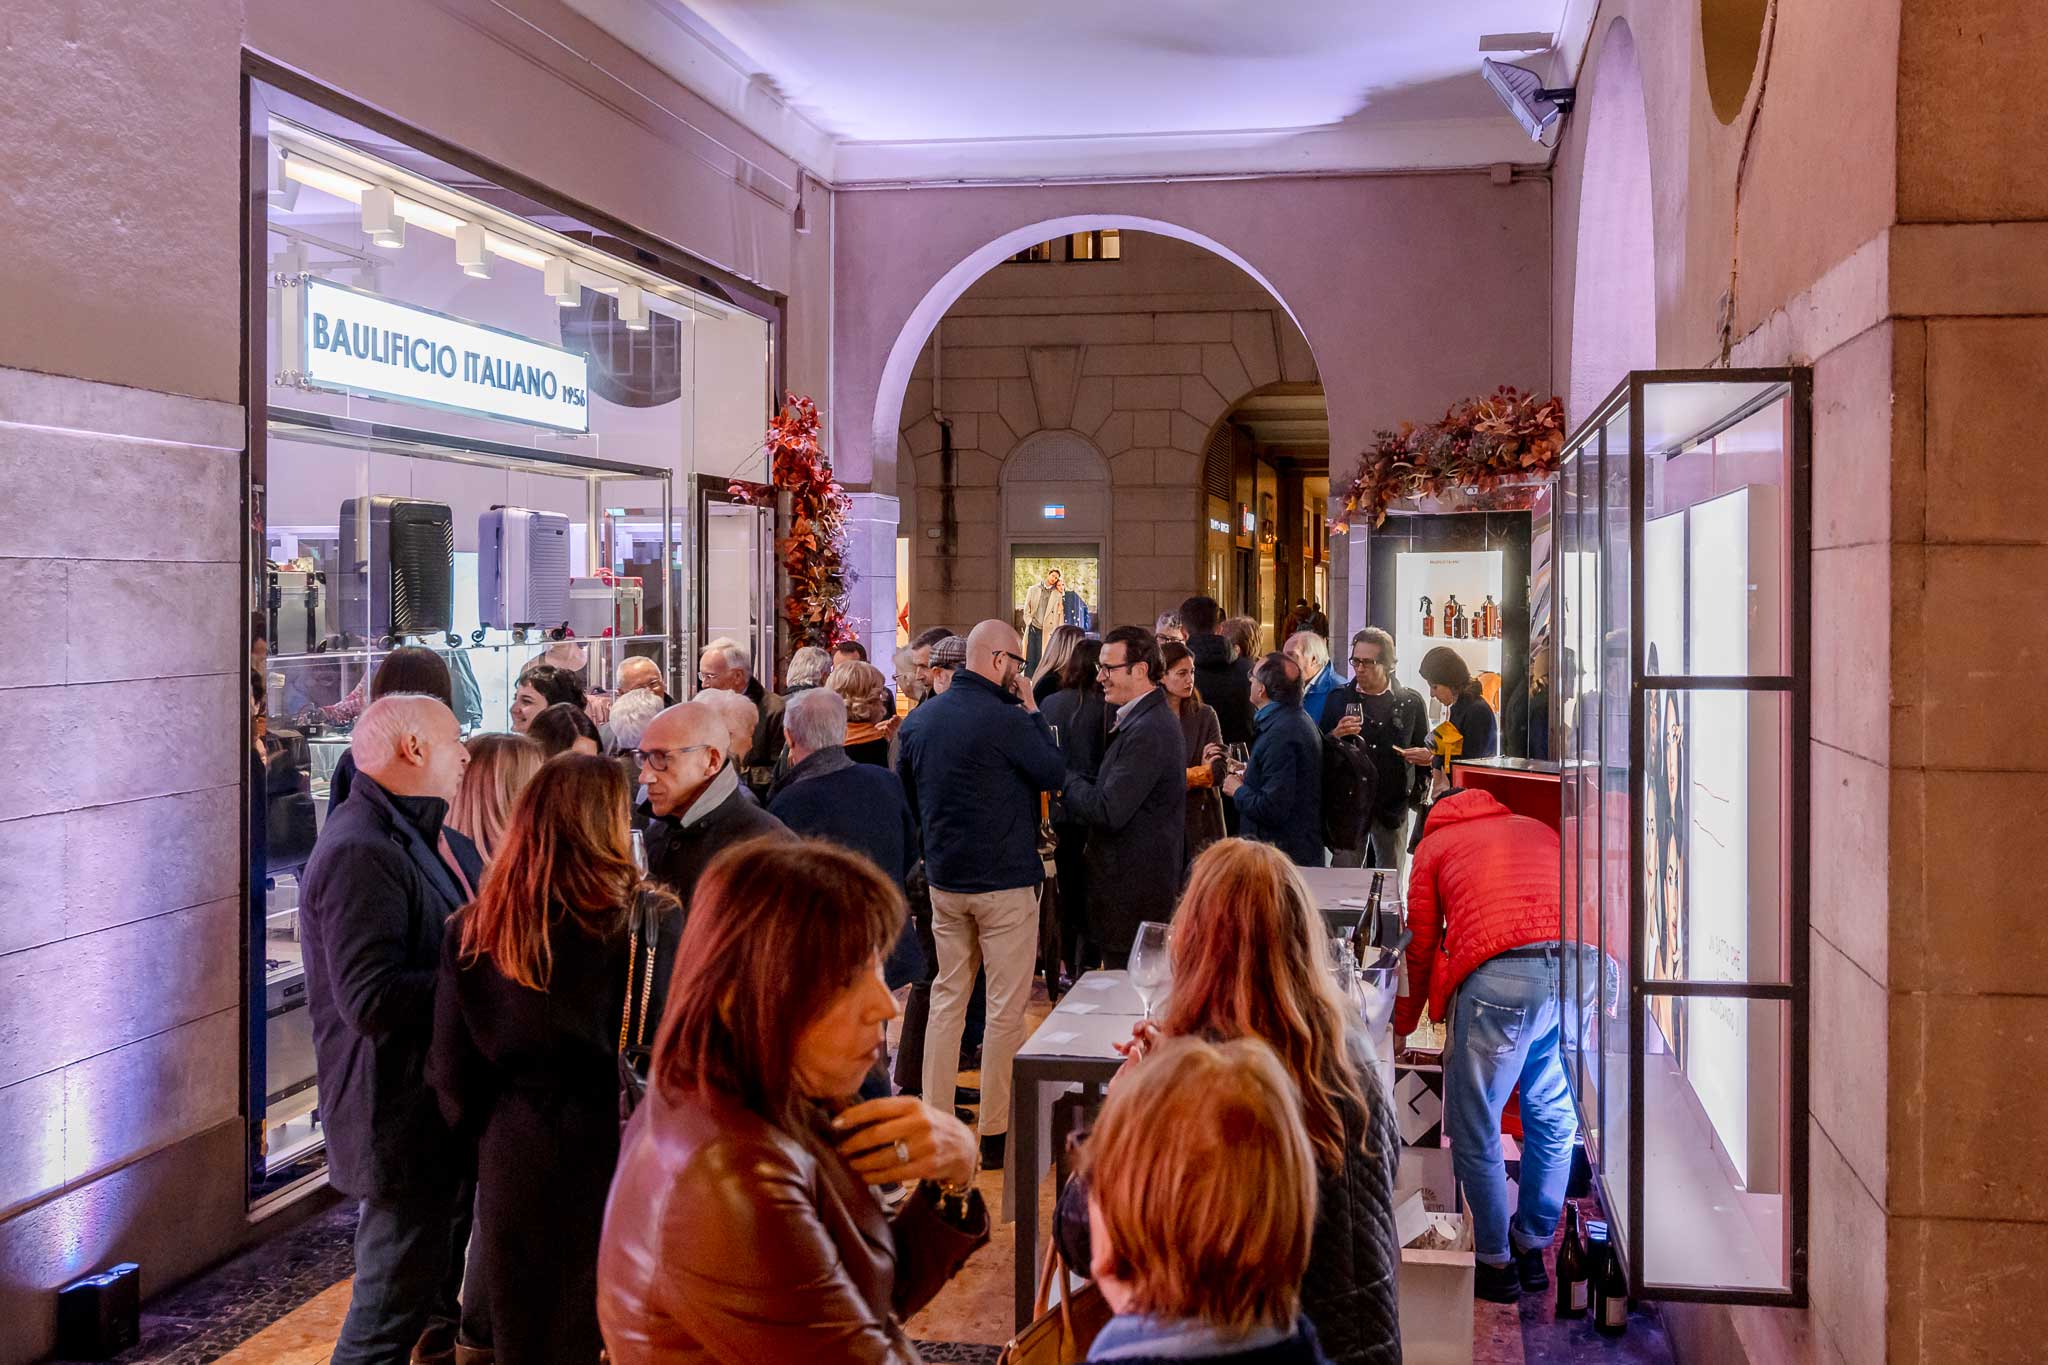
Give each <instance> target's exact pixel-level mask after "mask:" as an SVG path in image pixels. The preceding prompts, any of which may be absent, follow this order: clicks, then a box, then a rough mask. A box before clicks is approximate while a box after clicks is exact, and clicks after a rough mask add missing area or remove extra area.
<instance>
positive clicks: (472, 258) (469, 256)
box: [455, 223, 491, 280]
mask: <svg viewBox="0 0 2048 1365" xmlns="http://www.w3.org/2000/svg"><path fill="white" fill-rule="evenodd" d="M455 264H457V265H459V266H461V267H462V273H463V274H465V275H469V276H472V277H474V278H476V279H479V280H487V279H489V278H490V277H491V252H490V248H488V247H487V246H485V245H484V225H483V224H482V223H464V224H463V225H462V226H461V227H459V228H457V229H455Z"/></svg>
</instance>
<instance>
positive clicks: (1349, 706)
mask: <svg viewBox="0 0 2048 1365" xmlns="http://www.w3.org/2000/svg"><path fill="white" fill-rule="evenodd" d="M1318 719H1319V720H1320V721H1321V723H1322V727H1323V734H1324V736H1325V738H1326V740H1327V741H1328V742H1330V743H1334V744H1342V745H1345V746H1347V747H1359V748H1363V749H1364V751H1365V753H1366V756H1367V757H1368V758H1369V759H1370V760H1371V762H1372V766H1373V769H1374V771H1375V773H1376V774H1377V781H1376V782H1375V783H1374V784H1373V785H1374V798H1373V810H1372V812H1371V816H1370V819H1369V821H1368V822H1367V823H1366V826H1365V836H1366V837H1365V840H1364V841H1362V842H1361V844H1360V846H1359V847H1357V848H1340V849H1334V850H1332V855H1331V860H1330V861H1331V865H1332V866H1334V867H1363V866H1365V855H1366V852H1367V850H1368V848H1369V849H1370V851H1371V853H1372V859H1373V861H1372V865H1373V866H1374V867H1387V868H1392V869H1393V870H1394V882H1395V886H1396V887H1397V888H1398V887H1399V885H1400V883H1401V881H1402V880H1403V879H1404V878H1405V877H1406V875H1407V871H1408V798H1409V792H1410V788H1411V787H1412V785H1413V782H1414V774H1415V772H1416V769H1415V767H1414V766H1413V765H1412V764H1410V763H1409V762H1408V761H1407V759H1406V758H1405V757H1404V756H1403V754H1402V751H1403V750H1413V749H1418V748H1422V747H1424V746H1425V745H1427V743H1428V740H1429V708H1428V707H1427V706H1426V705H1424V703H1423V700H1422V694H1421V693H1419V692H1415V691H1412V690H1411V689H1409V688H1406V687H1397V686H1395V685H1394V637H1393V636H1391V635H1389V634H1387V632H1385V631H1384V630H1381V629H1380V628H1379V627H1377V626H1367V627H1366V628H1365V629H1364V630H1361V631H1359V632H1358V633H1357V634H1356V635H1354V636H1352V637H1351V681H1350V682H1348V683H1346V684H1345V685H1344V686H1342V687H1339V688H1337V689H1336V690H1335V691H1334V692H1332V693H1330V695H1329V697H1328V699H1327V700H1325V701H1324V703H1323V713H1322V715H1321V716H1320V717H1318Z"/></svg>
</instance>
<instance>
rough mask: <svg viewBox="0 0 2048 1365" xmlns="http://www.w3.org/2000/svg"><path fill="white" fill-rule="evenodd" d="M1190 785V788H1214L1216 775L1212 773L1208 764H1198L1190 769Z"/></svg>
mask: <svg viewBox="0 0 2048 1365" xmlns="http://www.w3.org/2000/svg"><path fill="white" fill-rule="evenodd" d="M1188 785H1189V786H1190V787H1213V786H1215V785H1216V774H1215V773H1214V772H1213V771H1211V769H1210V767H1209V765H1208V764H1206V763H1197V764H1195V765H1194V766H1193V767H1191V768H1189V769H1188Z"/></svg>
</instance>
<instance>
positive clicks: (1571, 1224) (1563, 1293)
mask: <svg viewBox="0 0 2048 1365" xmlns="http://www.w3.org/2000/svg"><path fill="white" fill-rule="evenodd" d="M1556 1278H1557V1315H1558V1316H1559V1317H1561V1318H1582V1317H1584V1316H1585V1315H1586V1290H1587V1276H1586V1247H1585V1244H1584V1243H1583V1242H1581V1241H1580V1240H1579V1206H1578V1205H1577V1204H1574V1203H1571V1202H1569V1201H1567V1202H1566V1203H1565V1206H1564V1241H1563V1242H1562V1243H1560V1244H1559V1245H1558V1248H1557V1276H1556Z"/></svg>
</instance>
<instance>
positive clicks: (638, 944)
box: [427, 754, 680, 1365]
mask: <svg viewBox="0 0 2048 1365" xmlns="http://www.w3.org/2000/svg"><path fill="white" fill-rule="evenodd" d="M629 798H630V789H629V787H628V783H627V778H626V774H625V771H624V769H622V768H621V767H620V766H619V765H618V764H617V763H616V762H614V761H613V760H611V759H607V758H601V757H596V756H593V755H585V754H564V755H562V756H560V757H558V758H555V759H552V760H550V761H549V762H547V763H546V764H543V765H542V766H541V769H540V771H539V772H538V773H537V774H536V775H535V776H534V778H533V780H532V781H531V782H529V783H528V784H527V786H526V789H525V791H524V792H522V793H521V794H520V797H519V800H518V802H517V804H516V805H514V807H513V810H512V817H511V821H510V823H509V824H508V825H507V827H506V829H505V834H504V839H503V842H502V843H501V845H500V847H499V852H498V856H497V858H496V859H494V860H493V861H492V863H491V865H490V867H489V869H488V870H487V871H486V872H485V874H484V879H483V888H482V890H481V891H480V892H479V893H478V895H477V898H476V900H475V901H473V902H471V903H470V904H469V905H467V906H464V907H463V908H462V910H460V911H459V912H457V914H456V916H455V918H454V919H453V920H452V921H451V922H450V924H449V928H448V933H447V937H446V940H445V943H444V946H443V950H442V959H441V979H440V982H439V984H438V986H437V989H436V991H435V1000H434V1043H433V1048H432V1051H431V1053H430V1054H429V1057H428V1062H427V1079H428V1080H429V1081H430V1082H431V1083H432V1085H433V1087H434V1089H435V1091H436V1092H437V1093H438V1095H439V1097H440V1101H441V1109H442V1112H443V1114H445V1115H446V1117H447V1119H448V1121H449V1123H450V1124H451V1125H453V1126H454V1127H455V1129H456V1131H457V1133H458V1134H459V1135H460V1136H461V1137H463V1138H465V1139H469V1140H474V1141H475V1143H476V1145H477V1146H476V1150H477V1200H476V1231H475V1240H474V1244H473V1247H472V1250H471V1252H470V1255H471V1258H472V1262H473V1264H472V1266H471V1271H470V1273H471V1275H472V1276H473V1277H475V1279H476V1281H477V1282H478V1283H479V1284H480V1285H481V1286H482V1288H483V1291H484V1294H483V1297H484V1301H485V1302H486V1303H487V1304H488V1305H489V1315H490V1319H491V1335H492V1346H493V1348H494V1349H495V1351H496V1354H497V1359H498V1360H499V1361H500V1362H503V1365H521V1362H549V1363H550V1365H559V1363H561V1362H572V1363H573V1365H594V1362H596V1360H597V1359H598V1354H599V1352H600V1351H601V1350H602V1349H603V1341H602V1338H601V1337H600V1335H599V1332H598V1326H597V1247H598V1238H599V1236H600V1234H601V1232H602V1230H603V1226H604V1202H605V1194H606V1191H608V1190H609V1189H610V1187H611V1178H612V1168H613V1166H614V1165H616V1164H617V1160H618V1151H619V1064H618V1054H619V1050H620V1047H621V1045H622V1042H624V1041H628V1040H639V1039H642V1038H643V1037H644V1039H645V1040H646V1041H647V1042H649V1043H651V1042H652V1036H653V1035H652V1026H651V1023H650V1016H652V1015H653V1014H655V1013H656V1012H658V1010H659V1002H658V1000H656V998H655V988H656V983H657V980H658V979H659V977H660V975H661V974H660V972H659V970H658V969H657V966H656V963H655V961H654V954H655V950H656V945H657V943H658V942H660V940H662V939H666V940H667V941H668V942H667V944H666V946H667V947H668V949H669V951H670V952H673V949H674V944H675V941H676V939H677V937H678V934H679V932H680V913H679V911H678V910H677V907H676V905H675V902H674V900H673V899H672V898H653V897H647V896H644V895H643V887H642V885H641V881H640V875H639V873H638V871H637V870H636V869H635V868H634V866H633V859H632V854H631V846H630V842H629V839H630V836H629V834H628V832H627V831H628V828H629V826H628V822H627V802H628V800H629Z"/></svg>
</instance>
